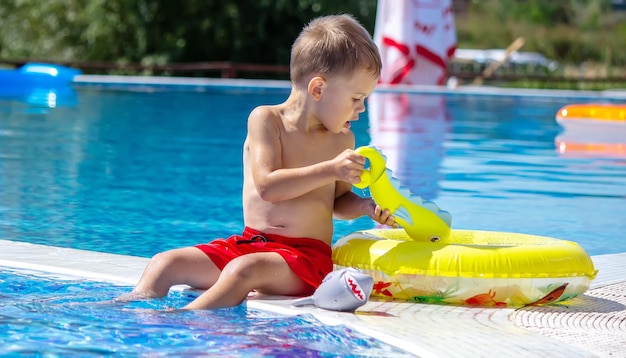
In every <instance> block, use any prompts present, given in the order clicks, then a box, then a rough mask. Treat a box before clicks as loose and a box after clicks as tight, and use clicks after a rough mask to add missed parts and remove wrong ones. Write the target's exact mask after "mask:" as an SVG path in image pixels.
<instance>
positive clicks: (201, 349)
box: [0, 270, 406, 357]
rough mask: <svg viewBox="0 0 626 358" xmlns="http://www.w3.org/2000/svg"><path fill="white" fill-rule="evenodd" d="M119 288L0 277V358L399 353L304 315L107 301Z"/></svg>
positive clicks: (175, 297)
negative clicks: (185, 308) (27, 357)
mask: <svg viewBox="0 0 626 358" xmlns="http://www.w3.org/2000/svg"><path fill="white" fill-rule="evenodd" d="M127 290H128V288H127V287H121V286H113V285H111V284H106V283H97V282H89V281H84V280H76V279H69V278H64V279H60V278H58V277H46V276H42V274H41V273H27V272H14V271H11V270H0V292H1V293H0V355H2V356H17V355H20V356H37V357H40V356H47V357H52V356H54V357H57V356H62V357H102V356H111V355H114V356H130V357H135V356H151V357H152V356H154V357H169V356H177V357H181V356H184V357H188V356H213V355H217V356H220V357H222V356H223V357H235V356H236V357H241V356H246V357H252V356H254V357H293V356H312V357H337V356H341V357H345V356H349V357H350V356H351V357H398V356H403V355H406V354H404V353H403V352H402V351H399V350H397V349H394V348H393V347H390V346H388V345H384V344H381V343H379V342H378V341H376V340H375V339H373V338H371V337H367V336H363V335H361V334H359V333H356V332H353V331H351V330H350V329H347V328H346V327H343V326H326V325H322V324H320V323H319V322H318V321H317V320H315V319H314V318H313V317H312V316H308V315H301V316H293V317H285V316H279V315H276V314H272V313H267V312H262V311H258V310H251V309H246V308H244V307H243V306H238V307H234V308H228V309H220V310H214V311H193V312H191V311H167V309H168V308H170V307H181V306H184V305H185V304H186V303H188V302H190V301H191V299H192V297H189V296H186V295H185V294H183V293H181V292H173V293H171V294H170V295H169V296H168V297H166V298H164V299H160V300H150V301H144V302H133V303H130V304H125V305H115V304H112V303H109V302H107V300H111V299H112V298H114V297H116V296H117V295H120V294H121V293H123V292H127Z"/></svg>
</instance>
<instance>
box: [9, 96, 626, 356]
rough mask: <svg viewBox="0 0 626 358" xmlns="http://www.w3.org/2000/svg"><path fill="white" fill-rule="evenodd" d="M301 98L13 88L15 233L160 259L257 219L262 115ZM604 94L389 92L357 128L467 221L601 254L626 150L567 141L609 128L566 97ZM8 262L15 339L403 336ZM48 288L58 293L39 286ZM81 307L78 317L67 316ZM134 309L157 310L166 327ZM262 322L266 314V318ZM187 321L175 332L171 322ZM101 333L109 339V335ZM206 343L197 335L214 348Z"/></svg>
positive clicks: (340, 229) (420, 190)
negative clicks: (189, 308)
mask: <svg viewBox="0 0 626 358" xmlns="http://www.w3.org/2000/svg"><path fill="white" fill-rule="evenodd" d="M286 95H287V90H284V89H273V90H269V89H237V88H227V89H205V90H198V89H195V90H181V89H177V90H173V89H167V88H163V87H150V86H128V87H123V88H121V89H120V88H110V87H109V88H107V87H94V86H82V87H77V88H76V91H75V92H71V93H65V94H63V96H58V97H54V98H52V97H50V96H49V95H48V94H46V93H43V94H41V93H38V94H37V95H36V96H34V95H32V96H29V97H28V98H18V99H16V98H14V97H11V98H2V97H0V239H5V240H15V241H25V242H31V243H37V244H45V245H54V246H63V247H71V248H78V249H86V250H95V251H104V252H109V253H116V254H126V255H135V256H144V257H150V256H152V255H154V254H155V253H157V252H159V251H163V250H167V249H171V248H176V247H181V246H188V245H194V244H196V243H199V242H206V241H210V240H212V239H214V238H216V237H225V236H229V235H231V234H233V233H239V232H240V231H241V229H242V226H241V225H242V224H241V223H242V213H241V202H240V192H241V177H242V172H241V157H242V149H241V147H242V143H243V141H244V138H245V129H246V125H245V123H246V117H247V114H248V113H249V112H250V110H251V109H252V108H254V107H255V106H257V105H259V104H266V103H279V102H281V101H283V100H284V99H285V97H286ZM590 101H592V100H591V99H584V98H583V99H581V98H578V99H576V98H563V97H558V98H557V97H542V96H534V97H528V96H488V95H437V94H409V93H384V92H381V93H377V94H375V95H374V96H372V98H371V101H370V102H369V103H368V112H366V113H364V114H363V115H362V116H361V120H360V121H359V122H357V123H354V124H353V130H354V132H355V134H356V137H357V145H359V146H360V145H370V144H373V145H376V146H377V147H379V148H380V149H381V150H382V151H383V152H384V153H385V154H386V155H387V159H388V165H389V167H390V168H391V169H392V170H393V173H394V176H396V177H397V178H398V179H400V181H401V183H402V184H403V185H405V186H407V187H409V188H410V189H411V190H412V191H413V192H414V193H416V194H418V195H421V196H423V197H424V198H426V199H429V200H433V201H435V202H436V203H437V204H438V205H439V206H440V207H441V208H443V209H445V210H447V211H449V212H450V213H451V214H452V217H453V227H455V228H462V229H479V230H495V231H509V232H523V233H530V234H537V235H546V236H552V237H557V238H561V239H568V240H573V241H576V242H578V243H579V244H581V245H582V246H583V247H584V248H585V249H586V250H587V251H588V252H589V253H590V254H592V255H595V254H607V253H618V252H626V234H624V233H625V232H626V214H625V213H624V208H625V207H626V205H625V204H626V158H625V157H626V156H624V155H623V153H619V152H617V153H616V152H610V151H609V152H589V151H587V152H585V151H582V152H581V151H564V152H559V151H557V146H558V145H557V142H558V141H559V140H560V139H562V138H563V136H564V135H565V137H566V139H567V140H575V141H583V142H584V141H589V142H590V143H598V142H602V141H604V140H605V138H604V137H602V136H600V137H598V136H595V137H589V138H579V137H576V138H567V131H564V130H563V128H561V127H560V126H559V125H558V124H557V123H556V122H555V120H554V115H555V113H556V111H557V110H558V109H559V108H560V107H561V106H563V105H566V104H569V103H573V102H590ZM610 131H611V130H609V129H607V130H605V132H610ZM618 137H619V135H618ZM621 138H626V136H623V137H621ZM357 192H358V193H362V194H364V195H367V192H366V191H365V192H362V191H357ZM303 220H306V218H303ZM371 227H373V223H372V222H371V221H370V220H369V219H366V218H361V219H357V220H353V221H349V222H345V221H337V225H336V232H335V239H338V238H339V237H341V236H342V235H345V234H347V233H349V232H352V231H355V230H360V229H367V228H371ZM5 272H6V271H5ZM3 274H4V273H3ZM3 277H8V278H3V279H4V280H5V282H13V281H17V282H18V284H16V285H17V286H10V287H12V288H11V290H13V289H15V290H17V291H16V292H19V290H20V289H21V288H20V285H21V286H23V288H24V290H25V293H27V295H25V296H22V293H21V292H20V293H17V294H15V295H13V294H8V296H7V293H5V289H4V288H3V290H2V293H1V294H2V295H4V296H2V297H0V299H1V300H2V301H1V302H2V303H0V304H1V305H2V306H1V309H2V310H1V311H0V317H3V318H2V319H3V320H4V321H3V322H2V324H4V325H9V326H11V327H12V328H11V329H10V330H5V329H2V332H9V333H2V334H6V335H7V336H4V337H0V338H1V339H0V341H5V342H6V341H9V339H10V338H13V341H15V339H19V340H22V339H23V340H24V341H25V342H26V341H29V340H31V339H32V341H29V342H30V343H29V344H30V345H26V347H27V348H26V349H28V348H29V347H30V349H33V348H32V347H37V342H38V340H47V339H50V340H52V341H54V342H58V346H59V347H60V348H59V349H69V348H67V347H68V346H71V344H70V342H74V341H76V342H79V343H77V344H78V346H77V347H78V348H77V349H83V350H84V352H89V350H90V349H94V350H95V352H96V354H97V353H98V352H100V353H106V351H99V349H103V348H102V347H108V346H111V345H114V346H115V347H117V348H116V349H121V350H122V349H127V348H128V347H131V346H132V347H135V346H137V345H139V346H144V347H151V348H150V349H152V348H154V349H155V350H156V347H158V346H161V347H166V346H168V345H171V346H176V347H178V346H182V345H185V344H187V343H189V342H192V341H193V342H196V343H197V342H198V341H204V340H208V342H209V343H207V344H215V345H216V346H217V347H219V348H220V349H229V348H227V347H228V344H229V343H228V342H230V341H231V340H234V341H236V342H237V343H234V344H235V346H236V347H242V346H246V344H248V343H249V342H248V341H246V339H250V335H251V334H254V335H259V336H260V340H261V341H262V342H265V341H268V340H269V341H271V342H272V344H270V347H269V348H268V349H270V350H271V349H276V350H279V351H280V349H282V348H281V347H282V344H283V342H284V341H285V340H286V341H289V342H291V338H292V337H294V335H298V334H299V333H297V332H299V331H297V330H293V331H290V328H289V327H292V326H293V327H299V328H298V329H303V330H308V329H310V330H309V331H307V332H310V333H305V334H304V335H305V337H303V340H304V341H305V342H308V341H321V342H322V343H323V345H324V347H325V348H323V349H322V348H319V346H318V345H313V346H311V345H307V344H308V343H303V344H304V346H298V347H296V348H293V349H301V350H302V352H308V353H307V354H320V355H322V356H323V355H324V354H327V355H332V354H331V353H332V352H335V351H336V349H338V348H336V347H337V346H336V345H335V344H337V345H342V344H345V341H346V340H348V341H353V340H354V341H355V342H356V343H355V344H356V345H357V346H359V347H363V349H364V352H366V353H364V354H371V355H373V356H380V355H381V354H382V353H381V352H386V351H388V350H389V349H390V348H388V347H386V346H384V345H378V343H376V342H370V341H368V340H367V339H365V338H363V337H358V336H356V335H353V333H352V332H348V331H346V330H345V329H344V328H341V327H339V328H337V330H334V328H328V327H325V326H321V325H319V323H316V322H315V320H313V319H308V318H306V317H296V318H284V317H282V316H281V317H277V316H272V315H271V314H268V313H260V312H251V311H249V310H245V309H242V308H241V307H239V308H234V309H232V310H225V311H224V312H208V313H178V312H176V313H164V312H162V310H161V309H162V308H164V307H169V306H170V305H171V306H178V307H179V306H182V305H183V302H185V300H188V299H189V298H187V297H185V296H177V295H176V294H172V295H171V296H172V297H168V298H167V299H166V300H165V301H163V302H161V301H154V302H152V301H151V302H149V303H143V304H147V305H148V306H139V307H136V309H135V308H133V307H131V308H130V309H129V310H126V309H120V307H116V306H111V307H109V306H106V305H104V306H102V305H100V306H97V305H95V304H93V301H96V300H101V299H102V298H103V297H104V298H107V297H114V296H115V295H117V294H119V293H120V292H122V291H124V292H127V291H128V290H129V288H127V287H126V288H119V287H110V286H107V285H104V284H102V286H101V285H100V284H98V283H84V284H83V283H82V282H69V283H67V282H59V281H58V280H51V281H39V279H40V278H39V277H37V276H33V277H26V278H24V279H19V280H17V279H16V278H15V277H13V276H12V274H9V276H3ZM92 285H93V286H92ZM16 287H17V288H16ZM33 287H41V288H42V291H41V292H39V291H37V290H35V292H31V291H32V290H33ZM55 292H61V293H63V294H57V293H55ZM66 292H70V293H72V294H71V295H69V296H67V295H66ZM92 292H95V295H96V296H97V297H95V298H94V297H93V296H92ZM16 296H20V297H23V299H18V298H16ZM61 296H62V297H61ZM66 296H67V297H66ZM68 307H69V308H68ZM95 307H97V308H95ZM142 308H148V310H147V311H146V310H142ZM155 308H156V310H155ZM66 309H69V310H70V311H69V315H70V316H69V318H68V319H67V320H64V319H61V318H62V317H63V315H65V314H66V313H65V312H68V311H65V310H66ZM127 315H130V316H127ZM48 316H50V317H55V319H54V320H47V318H46V317H48ZM56 318H58V319H56ZM92 319H93V320H95V323H93V325H92V323H91V322H90V321H91V320H92ZM257 319H258V321H257ZM225 321H228V322H230V321H232V322H233V324H232V326H228V328H227V329H226V330H225V331H209V332H208V333H207V332H206V329H208V328H211V327H212V326H215V325H223V322H225ZM133 322H140V323H141V324H143V323H144V322H148V325H149V327H150V330H149V331H148V332H149V333H147V335H144V334H143V333H141V332H142V330H141V329H140V327H139V325H136V324H134V323H133ZM250 322H254V323H253V324H251V323H250ZM50 326H53V327H52V328H53V331H52V332H53V333H50V331H48V330H47V328H49V327H50ZM247 326H253V327H255V328H254V329H253V330H252V331H253V332H252V331H247V330H246V327H247ZM7 327H8V326H7ZM16 327H18V328H16ZM42 327H43V328H42ZM170 327H174V328H175V329H174V330H173V331H172V332H170V330H169V328H170ZM196 327H198V330H196ZM300 327H301V328H300ZM311 327H315V328H311ZM40 328H41V330H39V329H40ZM44 328H45V329H44ZM74 328H76V329H74ZM101 330H103V331H105V332H109V333H106V334H109V336H108V337H103V336H101V335H99V333H98V332H97V331H101ZM342 330H343V331H342ZM77 331H78V333H77ZM118 331H119V332H120V333H119V336H117V337H113V338H111V335H115V334H117V333H116V332H118ZM242 332H243V333H242ZM47 334H50V335H52V337H50V336H47ZM76 334H78V335H81V334H83V336H80V337H83V338H80V337H76V336H75V335H76ZM198 335H199V336H198ZM205 335H208V336H210V337H211V338H210V339H208V338H206V336H205ZM231 336H235V337H237V338H232V339H231ZM20 337H21V338H20ZM196 337H202V338H203V339H196ZM205 338H206V339H205ZM239 339H241V340H239ZM299 339H300V337H298V340H299ZM334 339H339V340H340V342H335V341H334ZM179 342H183V343H181V344H180V345H179ZM254 342H255V344H258V341H256V340H254ZM55 344H56V343H55ZM199 344H200V345H199V346H194V347H202V348H200V349H205V348H206V346H204V345H202V344H204V343H199ZM255 344H251V346H256V345H255ZM288 344H291V343H288ZM311 344H313V343H311ZM63 347H65V348H63ZM329 347H330V348H329ZM55 349H56V348H55ZM72 349H73V348H72ZM128 349H130V348H128ZM190 349H195V348H190ZM234 349H239V348H234ZM368 349H371V350H369V351H368ZM59 352H64V351H61V350H59ZM166 352H167V351H166ZM311 352H316V353H311ZM368 352H369V353H368ZM372 352H373V353H372ZM161 353H162V352H161ZM161 353H158V354H161ZM155 354H157V353H155ZM165 354H166V353H162V355H165ZM251 354H255V353H253V352H252V351H251Z"/></svg>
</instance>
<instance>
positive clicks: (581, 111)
mask: <svg viewBox="0 0 626 358" xmlns="http://www.w3.org/2000/svg"><path fill="white" fill-rule="evenodd" d="M570 120H602V121H615V122H622V123H626V104H608V103H587V104H570V105H567V106H565V107H563V108H561V109H559V111H558V112H557V114H556V121H557V122H559V123H561V124H562V123H563V122H564V121H570Z"/></svg>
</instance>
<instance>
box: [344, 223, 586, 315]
mask: <svg viewBox="0 0 626 358" xmlns="http://www.w3.org/2000/svg"><path fill="white" fill-rule="evenodd" d="M333 261H334V263H335V269H341V268H344V267H354V268H358V269H360V270H362V271H363V272H365V273H368V274H369V275H371V276H372V277H373V278H374V289H373V291H372V295H374V296H378V297H386V298H390V299H391V298H395V299H402V300H411V301H416V302H423V303H449V304H463V305H479V306H497V307H519V306H525V305H539V304H546V303H551V302H558V301H563V300H566V299H570V298H572V297H575V296H577V295H580V294H582V293H583V292H585V291H586V290H587V289H588V288H589V285H590V283H591V281H592V280H593V279H594V278H595V276H596V274H597V270H595V268H594V265H593V262H592V261H591V258H590V257H589V255H588V254H587V253H586V251H585V250H584V249H583V248H582V247H580V246H579V245H578V244H576V243H575V242H571V241H565V240H558V239H554V238H549V237H543V236H534V235H527V234H515V233H503V232H493V231H474V230H456V229H455V230H452V231H451V233H450V236H449V237H448V239H447V240H446V241H445V242H434V243H433V242H428V241H416V240H412V239H411V238H410V237H409V236H408V235H407V233H406V232H405V231H404V230H403V229H372V230H365V231H359V232H354V233H351V234H349V235H347V236H344V237H343V238H341V239H340V240H338V241H337V242H336V243H335V245H333Z"/></svg>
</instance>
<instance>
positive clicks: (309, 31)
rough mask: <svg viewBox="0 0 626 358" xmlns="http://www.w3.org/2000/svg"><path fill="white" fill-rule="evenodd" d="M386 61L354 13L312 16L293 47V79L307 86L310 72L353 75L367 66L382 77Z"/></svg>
mask: <svg viewBox="0 0 626 358" xmlns="http://www.w3.org/2000/svg"><path fill="white" fill-rule="evenodd" d="M381 68H382V61H381V59H380V54H379V52H378V48H377V47H376V44H374V41H373V40H372V37H371V35H370V34H369V32H367V30H366V29H365V28H364V27H363V26H362V25H361V24H360V23H359V22H358V21H357V20H356V19H355V18H354V17H352V16H350V15H346V14H344V15H330V16H324V17H319V18H316V19H314V20H312V21H311V22H310V23H309V24H308V25H307V26H306V27H305V28H304V29H303V30H302V32H301V33H300V35H299V36H298V38H296V41H295V42H294V43H293V46H292V47H291V62H290V75H291V82H292V83H293V85H294V86H296V87H297V88H301V89H304V88H306V86H307V79H308V77H309V76H310V75H321V76H324V75H349V74H351V73H353V72H354V71H355V70H365V71H368V72H370V73H371V74H372V77H373V78H378V77H380V72H381Z"/></svg>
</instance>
